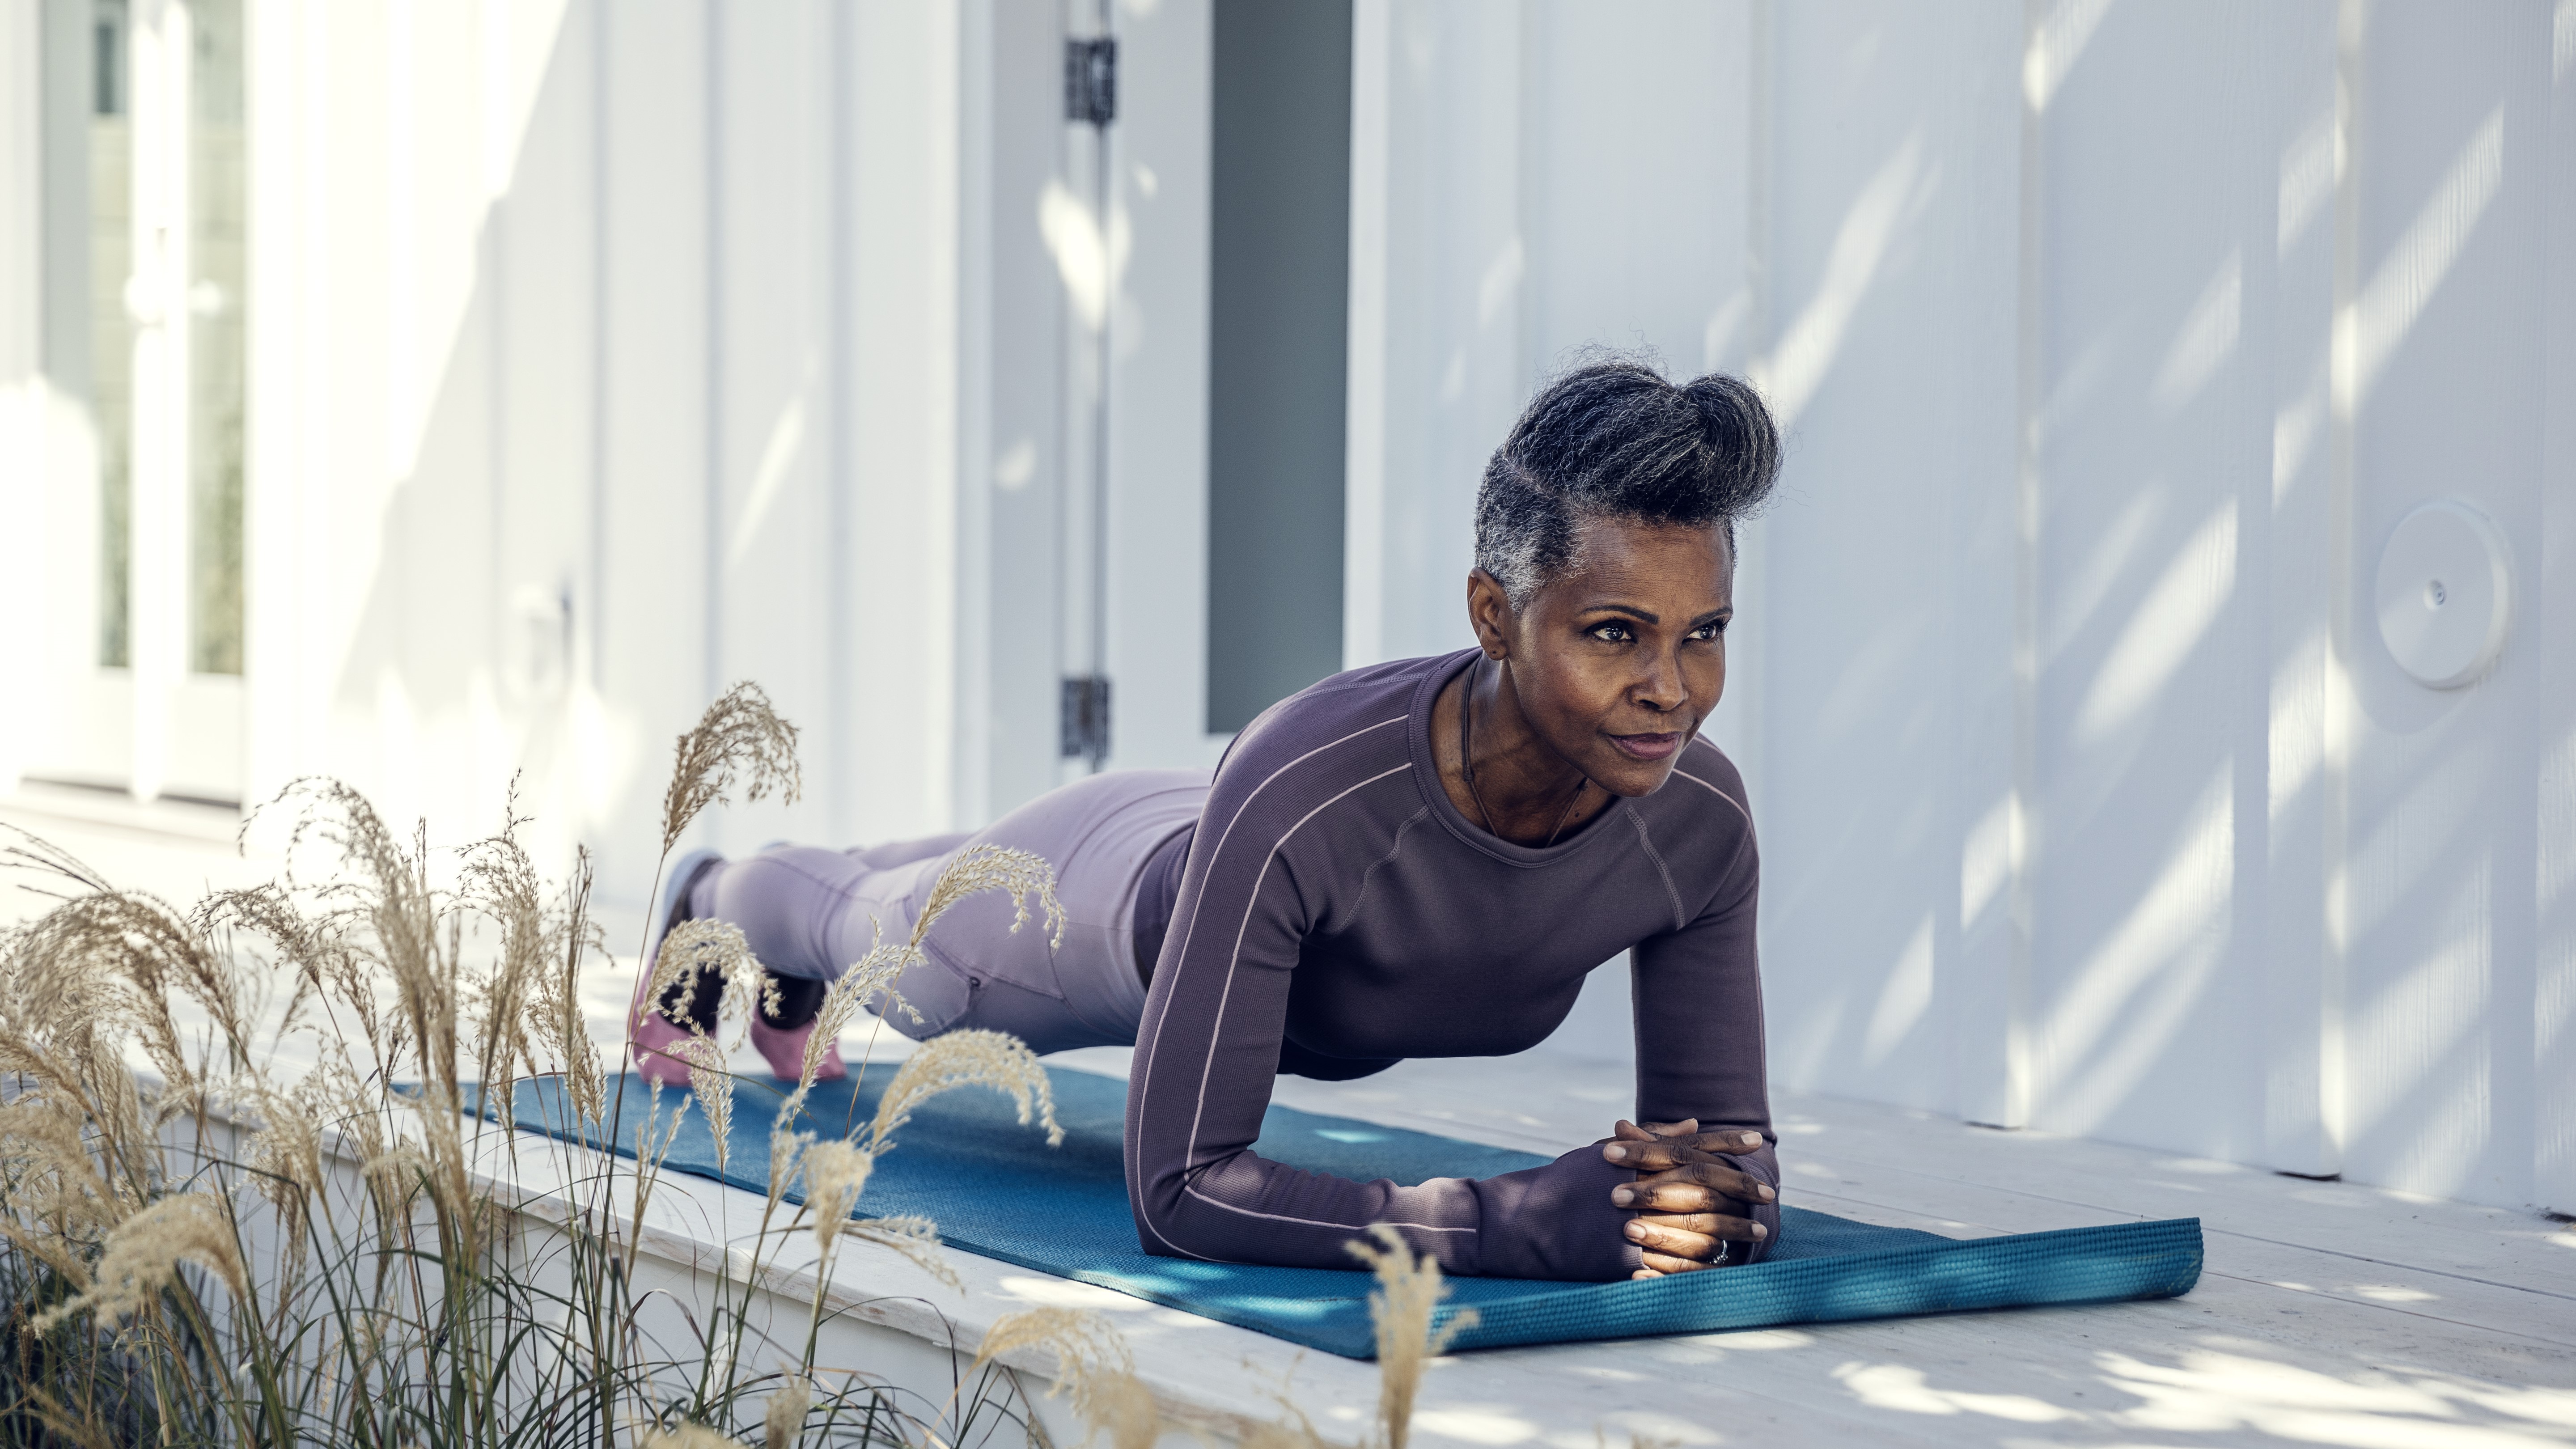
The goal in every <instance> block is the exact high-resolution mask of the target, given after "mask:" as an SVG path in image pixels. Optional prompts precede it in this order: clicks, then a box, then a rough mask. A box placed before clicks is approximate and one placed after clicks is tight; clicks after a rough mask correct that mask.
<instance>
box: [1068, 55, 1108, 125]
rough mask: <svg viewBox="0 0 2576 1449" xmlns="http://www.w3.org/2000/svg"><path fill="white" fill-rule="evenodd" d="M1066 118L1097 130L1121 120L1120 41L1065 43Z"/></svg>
mask: <svg viewBox="0 0 2576 1449" xmlns="http://www.w3.org/2000/svg"><path fill="white" fill-rule="evenodd" d="M1064 118H1065V119H1066V120H1068V121H1081V122H1084V123H1086V124H1089V125H1094V126H1106V125H1108V124H1109V123H1110V122H1112V121H1114V120H1117V119H1118V41H1117V39H1116V38H1115V37H1114V36H1107V35H1104V36H1101V37H1100V38H1098V39H1097V40H1068V41H1066V42H1065V43H1064Z"/></svg>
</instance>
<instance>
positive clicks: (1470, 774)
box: [1458, 655, 1592, 850]
mask: <svg viewBox="0 0 2576 1449" xmlns="http://www.w3.org/2000/svg"><path fill="white" fill-rule="evenodd" d="M1483 662H1484V658H1483V656H1481V655H1479V656H1478V657H1477V661H1476V664H1470V665H1468V666H1467V684H1466V687H1465V688H1464V689H1463V690H1461V691H1460V692H1459V695H1458V773H1459V774H1460V775H1462V776H1464V777H1465V778H1466V781H1467V798H1468V799H1470V800H1473V801H1475V802H1476V813H1477V814H1478V815H1481V816H1483V817H1484V820H1485V833H1486V834H1488V835H1491V836H1494V837H1496V838H1497V839H1500V838H1503V832H1501V831H1499V830H1496V829H1495V828H1494V812H1493V811H1491V810H1488V809H1486V808H1485V796H1484V793H1483V792H1482V791H1480V790H1478V789H1477V788H1476V756H1475V752H1474V751H1472V750H1470V749H1469V748H1468V740H1469V739H1470V738H1471V737H1472V736H1473V735H1474V733H1475V723H1476V668H1477V665H1479V664H1482V663H1483ZM1591 783H1592V777H1591V776H1589V775H1580V774H1578V775H1576V776H1575V777H1574V793H1573V794H1572V795H1569V796H1567V797H1566V801H1565V813H1563V814H1561V815H1559V816H1557V817H1556V828H1555V829H1554V830H1551V831H1549V832H1548V833H1547V844H1546V845H1542V846H1540V847H1539V849H1541V850H1545V849H1547V848H1548V846H1549V845H1554V844H1556V838H1557V837H1558V836H1560V835H1563V834H1564V833H1565V822H1567V821H1568V820H1571V819H1573V818H1574V807H1575V805H1576V804H1577V803H1579V802H1580V801H1581V800H1582V799H1583V787H1584V786H1586V785H1589V784H1591Z"/></svg>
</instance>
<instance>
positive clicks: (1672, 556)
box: [1476, 519, 1735, 795]
mask: <svg viewBox="0 0 2576 1449" xmlns="http://www.w3.org/2000/svg"><path fill="white" fill-rule="evenodd" d="M1575 538H1576V548H1575V555H1574V565H1573V567H1572V568H1571V569H1569V570H1568V571H1567V572H1565V573H1564V574H1562V575H1560V576H1558V577H1557V578H1556V579H1555V580H1554V581H1553V582H1551V583H1549V584H1548V585H1547V586H1546V587H1544V588H1542V589H1540V590H1539V591H1538V592H1537V593H1536V594H1535V595H1534V596H1533V597H1532V598H1531V599H1530V601H1529V606H1528V607H1527V608H1525V609H1523V610H1521V611H1520V612H1519V613H1518V614H1516V615H1515V614H1513V613H1511V612H1510V610H1509V609H1508V607H1505V608H1502V609H1500V610H1498V611H1494V612H1499V613H1500V615H1501V617H1500V618H1499V619H1494V618H1492V617H1491V614H1490V613H1489V612H1488V611H1487V610H1486V609H1484V608H1479V609H1478V610H1477V614H1478V616H1479V617H1478V618H1477V621H1476V622H1477V624H1478V626H1479V627H1478V632H1479V634H1486V633H1487V629H1486V625H1487V624H1488V621H1489V619H1490V621H1491V622H1492V623H1493V624H1496V625H1500V626H1502V628H1501V632H1502V633H1503V634H1504V636H1505V639H1506V641H1507V645H1508V649H1509V655H1510V659H1511V667H1512V686H1513V690H1514V692H1515V693H1516V694H1517V695H1518V697H1519V700H1520V707H1521V713H1522V714H1523V716H1524V717H1526V718H1527V719H1528V721H1529V723H1530V725H1531V727H1532V728H1534V729H1535V730H1537V731H1538V734H1539V736H1540V738H1542V739H1544V740H1546V741H1547V743H1548V744H1550V745H1551V746H1553V747H1554V748H1555V749H1556V751H1557V753H1558V754H1560V755H1563V756H1564V757H1565V758H1566V759H1567V760H1568V761H1569V762H1571V763H1572V764H1573V765H1574V766H1575V768H1577V769H1579V770H1581V771H1582V772H1583V773H1584V775H1585V776H1587V777H1588V778H1590V779H1591V781H1592V782H1593V783H1594V784H1596V785H1599V786H1600V787H1602V788H1603V789H1605V790H1608V791H1610V792H1611V793H1612V794H1616V795H1646V794H1651V793H1652V792H1654V791H1655V790H1657V789H1660V788H1661V787H1662V786H1663V783H1664V781H1665V780H1667V779H1669V778H1670V777H1671V775H1672V772H1673V766H1674V764H1675V763H1676V762H1678V761H1679V760H1680V758H1681V752H1682V747H1683V746H1684V745H1687V744H1689V743H1690V739H1691V736H1692V735H1693V734H1696V733H1697V732H1698V730H1699V726H1700V722H1701V721H1702V720H1704V719H1706V718H1707V717H1708V712H1709V711H1710V710H1711V709H1713V708H1715V707H1716V705H1717V697H1718V695H1719V693H1720V692H1722V691H1723V690H1724V689H1725V688H1726V625H1727V621H1728V620H1729V619H1730V618H1732V617H1733V616H1734V613H1735V605H1734V578H1735V558H1734V552H1733V550H1732V549H1730V548H1728V547H1727V542H1726V532H1725V528H1724V526H1723V525H1720V524H1711V525H1709V526H1708V527H1705V528H1691V527H1674V526H1669V525H1666V526H1649V525H1643V524H1635V523H1620V522H1613V521H1609V520H1603V519H1590V520H1586V521H1585V522H1584V523H1582V524H1581V525H1580V526H1579V527H1578V529H1577V532H1576V535H1575ZM1501 592H1502V591H1501V589H1500V588H1499V587H1497V588H1494V589H1493V590H1492V595H1493V602H1494V603H1496V604H1500V603H1501V602H1502V600H1501ZM1479 602H1480V603H1481V602H1482V600H1481V599H1480V600H1479ZM1487 637H1488V652H1491V643H1492V642H1493V640H1492V638H1491V635H1488V636H1487Z"/></svg>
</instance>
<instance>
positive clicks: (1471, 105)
mask: <svg viewBox="0 0 2576 1449" xmlns="http://www.w3.org/2000/svg"><path fill="white" fill-rule="evenodd" d="M1525 14H1526V11H1525V10H1524V9H1523V8H1521V7H1514V6H1501V5H1478V4H1474V3H1469V0H1389V4H1388V5H1387V8H1386V11H1385V12H1384V19H1383V22H1382V23H1383V25H1384V34H1385V37H1386V43H1385V57H1386V60H1385V68H1384V70H1383V72H1382V74H1383V77H1384V80H1383V85H1384V91H1383V94H1382V95H1380V96H1368V97H1360V98H1355V101H1354V104H1355V105H1360V106H1366V107H1368V108H1369V110H1370V112H1371V113H1372V114H1382V115H1383V117H1384V120H1383V125H1382V128H1381V129H1378V130H1377V131H1376V133H1375V134H1372V133H1371V131H1370V130H1369V129H1368V128H1366V127H1361V128H1355V129H1354V132H1353V144H1354V146H1357V147H1374V148H1376V150H1377V152H1378V155H1377V156H1375V157H1371V158H1369V159H1367V160H1365V161H1355V162H1354V164H1353V166H1352V174H1353V175H1354V176H1355V177H1363V178H1368V179H1369V181H1370V184H1371V185H1373V186H1375V187H1377V188H1378V192H1377V196H1376V197H1375V198H1374V199H1363V200H1362V201H1360V202H1357V203H1355V204H1354V207H1353V210H1354V213H1355V214H1360V213H1369V214H1374V215H1376V216H1378V217H1382V219H1383V226H1384V237H1383V242H1382V248H1383V251H1382V260H1377V261H1373V262H1367V263H1362V264H1359V265H1356V266H1355V268H1354V275H1355V276H1359V275H1361V274H1363V273H1367V272H1372V271H1373V272H1375V273H1376V275H1377V276H1378V277H1379V278H1380V279H1381V285H1382V287H1383V293H1382V295H1383V297H1384V307H1385V322H1384V325H1383V344H1382V351H1381V353H1380V354H1379V355H1377V356H1374V357H1372V358H1369V359H1366V360H1364V361H1363V362H1361V363H1360V364H1358V367H1359V370H1362V371H1365V372H1370V373H1373V374H1375V375H1377V376H1380V377H1383V378H1384V380H1385V383H1384V394H1383V401H1382V402H1381V403H1379V404H1377V405H1376V406H1374V407H1370V408H1367V409H1365V410H1364V411H1366V412H1368V413H1369V414H1371V415H1373V416H1375V417H1377V418H1379V419H1381V421H1380V422H1378V423H1377V424H1375V428H1376V442H1377V445H1378V447H1379V449H1380V451H1379V453H1378V456H1376V457H1375V458H1369V459H1362V460H1355V461H1354V462H1353V464H1352V471H1353V476H1354V478H1355V479H1358V480H1361V482H1362V483H1363V484H1366V483H1368V482H1369V481H1370V480H1382V486H1380V487H1376V488H1373V489H1372V488H1368V487H1365V486H1364V487H1362V488H1361V489H1359V490H1358V491H1355V492H1354V493H1353V495H1352V498H1351V505H1350V514H1349V521H1348V523H1347V527H1349V528H1350V529H1352V530H1353V531H1354V532H1364V533H1365V534H1367V535H1368V536H1369V538H1370V539H1371V540H1373V542H1372V543H1370V544H1369V545H1367V546H1365V547H1362V546H1355V547H1354V550H1353V554H1352V559H1353V562H1352V564H1351V567H1353V568H1365V569H1367V570H1369V572H1370V574H1371V575H1372V576H1371V577H1368V578H1361V579H1355V580H1352V581H1351V582H1350V583H1349V584H1348V585H1347V587H1348V588H1349V590H1350V591H1351V593H1350V597H1352V598H1355V599H1366V598H1367V597H1369V596H1371V595H1374V598H1375V604H1374V608H1373V613H1374V615H1375V618H1374V620H1373V623H1370V624H1351V625H1348V626H1346V629H1345V634H1346V640H1345V647H1346V649H1347V648H1349V647H1351V646H1353V645H1357V646H1360V648H1361V652H1360V653H1357V654H1352V655H1350V656H1349V657H1346V658H1345V659H1344V660H1343V663H1344V664H1345V666H1349V667H1356V666H1358V665H1362V664H1371V663H1375V662H1377V661H1378V660H1380V659H1400V658H1403V657H1406V656H1408V655H1416V654H1429V653H1434V652H1437V651H1440V650H1446V649H1456V648H1462V647H1464V646H1465V645H1467V644H1468V643H1470V642H1471V641H1472V640H1473V637H1474V636H1473V635H1472V634H1471V633H1470V632H1469V630H1468V628H1467V622H1466V618H1467V609H1466V599H1467V584H1466V580H1467V570H1468V569H1469V567H1470V566H1471V565H1472V562H1473V554H1474V550H1473V546H1472V538H1471V536H1470V534H1469V528H1470V525H1471V521H1472V520H1473V518H1474V514H1475V500H1476V482H1477V479H1478V478H1479V477H1481V476H1482V475H1483V472H1484V466H1485V459H1486V458H1487V456H1488V455H1490V454H1491V453H1492V452H1493V450H1494V445H1495V444H1496V443H1499V442H1500V441H1502V437H1503V434H1504V432H1505V431H1506V430H1507V429H1509V428H1510V426H1511V422H1512V419H1513V418H1514V417H1516V416H1518V414H1519V412H1520V409H1521V405H1522V403H1523V402H1525V401H1526V400H1527V395H1528V388H1529V381H1530V377H1531V374H1532V368H1531V363H1530V361H1529V359H1528V357H1527V348H1528V333H1527V327H1526V324H1525V322H1524V320H1523V316H1522V309H1523V307H1524V306H1525V305H1526V301H1525V297H1524V292H1523V284H1524V281H1525V279H1526V276H1527V272H1528V267H1529V257H1528V250H1527V243H1526V241H1525V239H1524V237H1523V235H1522V224H1523V198H1522V194H1521V191H1522V185H1523V179H1522V175H1521V172H1522V158H1523V141H1522V129H1521V124H1522V119H1523V111H1522V101H1523V97H1522V84H1523V75H1524V58H1523V46H1524V37H1523V35H1522V29H1521V27H1522V24H1523V18H1524V16H1525ZM1357 23H1358V25H1359V26H1360V27H1361V28H1362V31H1363V33H1367V31H1368V28H1369V27H1370V26H1371V25H1372V24H1374V23H1377V22H1375V21H1374V20H1373V18H1372V16H1371V15H1370V14H1369V13H1368V11H1367V9H1366V8H1364V9H1363V11H1362V13H1360V14H1359V15H1358V17H1357ZM1356 79H1357V77H1356V76H1355V80H1356ZM1355 114H1356V113H1355ZM1373 330H1374V329H1371V328H1368V327H1364V326H1363V327H1355V328H1354V335H1355V336H1358V335H1366V334H1369V333H1370V332H1372V331H1373ZM1363 607H1365V605H1363Z"/></svg>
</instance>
